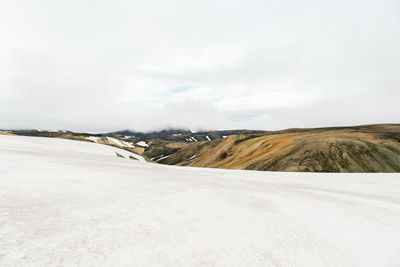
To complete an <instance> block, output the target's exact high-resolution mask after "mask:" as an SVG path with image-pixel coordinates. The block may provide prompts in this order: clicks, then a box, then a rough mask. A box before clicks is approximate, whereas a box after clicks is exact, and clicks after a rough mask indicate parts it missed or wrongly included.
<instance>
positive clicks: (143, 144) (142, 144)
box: [136, 141, 149, 147]
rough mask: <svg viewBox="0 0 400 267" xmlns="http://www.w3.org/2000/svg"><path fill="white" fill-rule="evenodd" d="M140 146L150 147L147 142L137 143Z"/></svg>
mask: <svg viewBox="0 0 400 267" xmlns="http://www.w3.org/2000/svg"><path fill="white" fill-rule="evenodd" d="M136 144H137V145H138V146H141V147H149V145H148V144H147V143H146V142H145V141H139V142H137V143H136Z"/></svg>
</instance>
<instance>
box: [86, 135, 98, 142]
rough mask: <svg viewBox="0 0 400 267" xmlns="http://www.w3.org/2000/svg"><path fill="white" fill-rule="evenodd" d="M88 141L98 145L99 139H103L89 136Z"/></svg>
mask: <svg viewBox="0 0 400 267" xmlns="http://www.w3.org/2000/svg"><path fill="white" fill-rule="evenodd" d="M86 139H87V140H91V141H93V142H95V143H97V140H99V139H101V138H100V137H97V136H88V137H86Z"/></svg>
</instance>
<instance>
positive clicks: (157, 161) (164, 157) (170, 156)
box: [156, 155, 172, 162]
mask: <svg viewBox="0 0 400 267" xmlns="http://www.w3.org/2000/svg"><path fill="white" fill-rule="evenodd" d="M171 156H172V155H168V156H165V157H161V158H159V159H157V160H156V162H159V161H160V160H163V159H166V158H169V157H171Z"/></svg>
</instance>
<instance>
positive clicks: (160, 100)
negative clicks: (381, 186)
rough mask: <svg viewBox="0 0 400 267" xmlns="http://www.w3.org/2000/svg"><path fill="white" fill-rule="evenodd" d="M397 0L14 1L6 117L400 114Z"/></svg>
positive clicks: (4, 40)
mask: <svg viewBox="0 0 400 267" xmlns="http://www.w3.org/2000/svg"><path fill="white" fill-rule="evenodd" d="M399 47H400V2H399V1H397V0H394V1H389V0H379V1H378V0H377V1H369V0H364V1H361V0H353V1H349V0H346V1H342V0H335V1H308V0H298V1H296V0H282V1H266V0H260V1H258V0H242V1H238V0H229V1H225V0H202V1H191V0H185V1H183V0H179V1H178V0H168V1H165V0H132V1H125V0H118V1H105V0H97V1H82V0H79V1H78V0H69V1H54V0H48V1H47V0H36V1H22V0H21V1H19V0H2V1H0V129H47V130H57V129H58V130H66V129H68V130H74V131H90V132H105V131H114V130H120V129H132V130H137V131H152V130H160V129H163V128H170V127H174V128H187V129H193V130H201V129H203V130H210V129H245V128H246V129H261V130H277V129H284V128H292V127H322V126H344V125H360V124H371V123H400V101H399V100H400V48H399Z"/></svg>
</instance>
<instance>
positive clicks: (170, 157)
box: [9, 124, 400, 172]
mask: <svg viewBox="0 0 400 267" xmlns="http://www.w3.org/2000/svg"><path fill="white" fill-rule="evenodd" d="M9 132H11V133H12V134H16V135H27V136H40V137H55V138H63V139H72V140H80V141H87V142H95V143H101V144H106V145H112V146H117V147H119V148H123V149H125V150H128V151H130V152H133V153H137V154H140V155H142V156H143V157H144V158H146V160H147V161H150V162H156V163H161V164H168V165H179V166H193V167H211V168H224V169H245V170H262V171H292V172H300V171H301V172H400V124H376V125H363V126H353V127H325V128H305V129H301V128H300V129H299V128H293V129H286V130H281V131H256V130H227V131H204V132H193V131H190V130H185V129H167V130H162V131H157V132H149V133H143V132H134V131H130V130H124V131H118V132H111V133H104V134H88V133H74V132H71V131H40V130H18V131H9Z"/></svg>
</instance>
